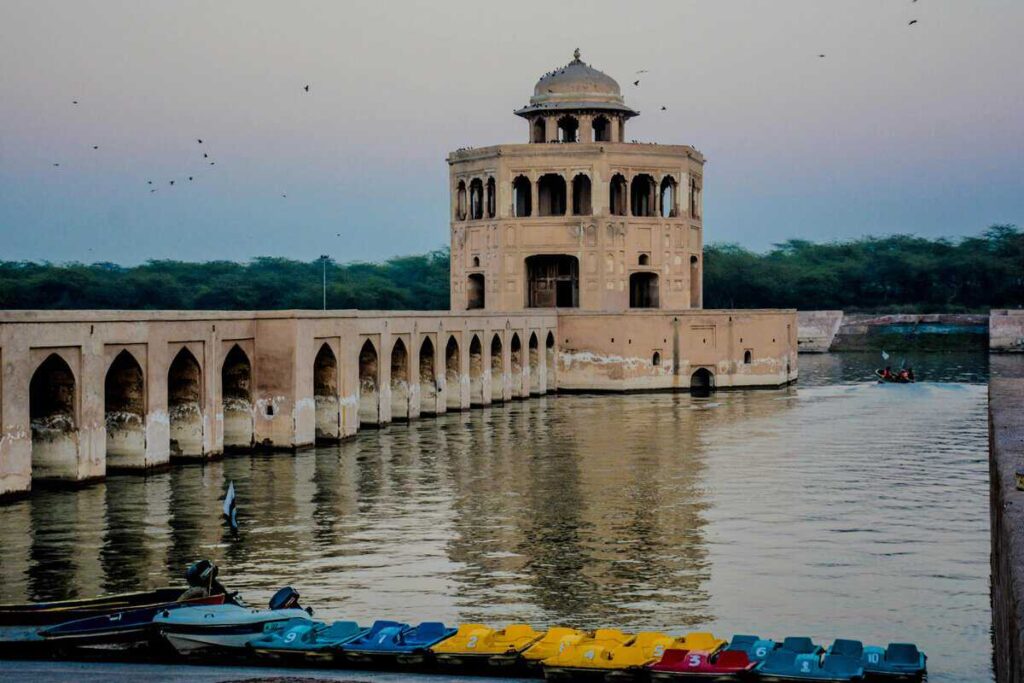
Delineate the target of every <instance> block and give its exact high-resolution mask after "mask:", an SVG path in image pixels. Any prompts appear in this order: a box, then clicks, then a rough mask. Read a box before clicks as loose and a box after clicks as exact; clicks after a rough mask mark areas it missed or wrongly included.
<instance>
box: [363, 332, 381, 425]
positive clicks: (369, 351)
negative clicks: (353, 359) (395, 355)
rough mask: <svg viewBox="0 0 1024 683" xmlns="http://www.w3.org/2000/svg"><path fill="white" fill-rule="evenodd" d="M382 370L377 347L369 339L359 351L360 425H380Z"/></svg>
mask: <svg viewBox="0 0 1024 683" xmlns="http://www.w3.org/2000/svg"><path fill="white" fill-rule="evenodd" d="M379 386H380V369H379V363H378V358H377V347H375V346H374V345H373V342H372V341H370V340H369V339H367V340H366V341H365V342H363V346H362V348H361V349H359V424H361V425H377V424H380V397H379V391H378V388H379Z"/></svg>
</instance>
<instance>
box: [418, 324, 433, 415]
mask: <svg viewBox="0 0 1024 683" xmlns="http://www.w3.org/2000/svg"><path fill="white" fill-rule="evenodd" d="M436 414H437V377H436V373H435V372H434V342H433V341H431V340H430V337H423V343H421V344H420V415H436Z"/></svg>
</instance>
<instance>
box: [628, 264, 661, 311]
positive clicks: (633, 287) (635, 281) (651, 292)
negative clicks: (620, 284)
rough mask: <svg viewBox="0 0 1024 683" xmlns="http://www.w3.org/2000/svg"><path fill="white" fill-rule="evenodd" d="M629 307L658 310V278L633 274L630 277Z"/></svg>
mask: <svg viewBox="0 0 1024 683" xmlns="http://www.w3.org/2000/svg"><path fill="white" fill-rule="evenodd" d="M629 307H630V308H658V276H657V275H656V274H655V273H633V274H632V275H630V276H629Z"/></svg>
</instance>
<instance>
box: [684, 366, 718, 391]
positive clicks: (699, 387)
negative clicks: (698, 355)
mask: <svg viewBox="0 0 1024 683" xmlns="http://www.w3.org/2000/svg"><path fill="white" fill-rule="evenodd" d="M714 390H715V374H714V373H713V372H711V371H710V370H708V369H707V368H697V369H696V370H695V371H694V373H693V374H692V375H690V393H691V394H693V395H694V396H707V395H708V394H710V393H711V392H712V391H714Z"/></svg>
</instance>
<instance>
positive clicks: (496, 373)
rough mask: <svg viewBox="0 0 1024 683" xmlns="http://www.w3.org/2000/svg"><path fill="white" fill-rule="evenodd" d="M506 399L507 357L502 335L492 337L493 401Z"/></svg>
mask: <svg viewBox="0 0 1024 683" xmlns="http://www.w3.org/2000/svg"><path fill="white" fill-rule="evenodd" d="M504 400H505V359H504V357H503V355H502V344H501V336H500V335H499V334H497V333H495V334H494V336H493V337H491V403H496V402H501V401H504Z"/></svg>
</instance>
